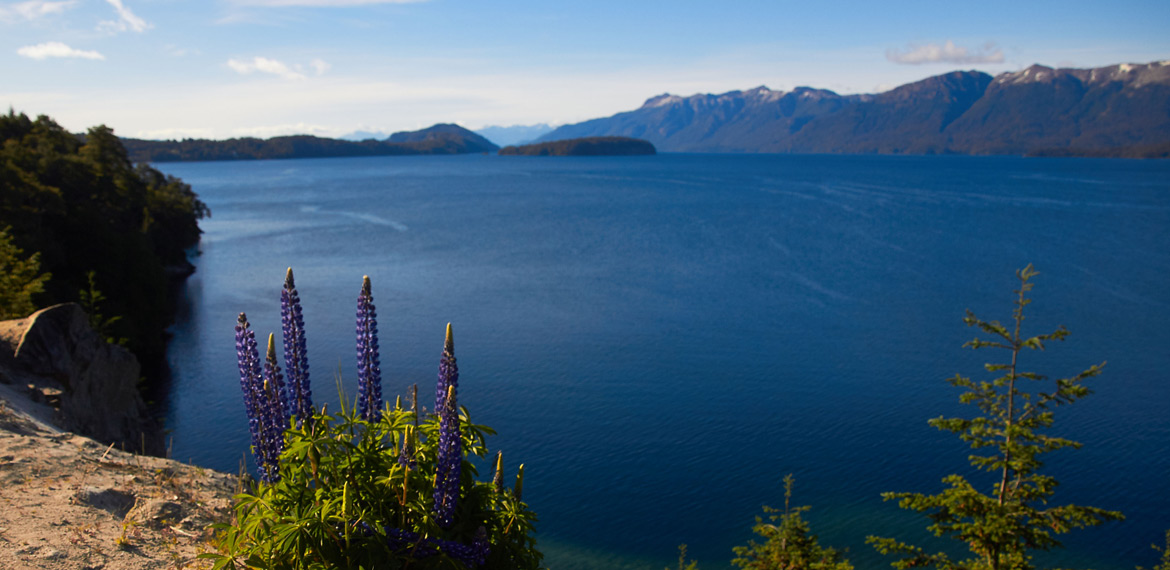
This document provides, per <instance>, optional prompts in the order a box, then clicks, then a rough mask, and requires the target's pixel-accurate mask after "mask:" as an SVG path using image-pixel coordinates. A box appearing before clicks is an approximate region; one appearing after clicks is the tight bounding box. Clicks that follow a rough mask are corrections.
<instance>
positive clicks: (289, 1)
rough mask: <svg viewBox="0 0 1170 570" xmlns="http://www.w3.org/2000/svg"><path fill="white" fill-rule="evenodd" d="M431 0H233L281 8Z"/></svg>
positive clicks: (406, 2) (241, 3)
mask: <svg viewBox="0 0 1170 570" xmlns="http://www.w3.org/2000/svg"><path fill="white" fill-rule="evenodd" d="M427 1H429V0H233V2H234V3H235V4H239V5H243V6H268V7H274V8H280V7H285V6H318V7H323V8H334V7H339V6H369V5H372V4H414V3H416V2H427Z"/></svg>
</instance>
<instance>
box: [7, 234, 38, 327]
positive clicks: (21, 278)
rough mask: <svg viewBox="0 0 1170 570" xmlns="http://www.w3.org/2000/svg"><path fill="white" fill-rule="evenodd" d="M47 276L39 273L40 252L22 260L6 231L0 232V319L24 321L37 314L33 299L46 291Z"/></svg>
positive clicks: (19, 251) (17, 248) (21, 255)
mask: <svg viewBox="0 0 1170 570" xmlns="http://www.w3.org/2000/svg"><path fill="white" fill-rule="evenodd" d="M49 277H50V275H49V274H48V273H41V261H40V254H39V253H34V254H32V255H31V256H29V257H27V258H25V257H24V252H23V251H21V249H20V248H19V247H16V245H14V244H13V243H12V236H10V235H8V229H7V228H5V229H0V320H4V319H20V318H24V317H27V316H29V315H31V314H32V313H33V312H34V311H36V305H35V304H33V296H34V295H37V294H39V293H41V292H42V291H44V290H45V281H48V280H49Z"/></svg>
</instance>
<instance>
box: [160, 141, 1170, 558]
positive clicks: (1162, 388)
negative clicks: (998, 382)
mask: <svg viewBox="0 0 1170 570" xmlns="http://www.w3.org/2000/svg"><path fill="white" fill-rule="evenodd" d="M161 168H162V169H163V170H164V171H166V172H168V173H171V174H175V175H178V176H180V177H182V178H183V179H184V180H185V181H187V182H189V183H191V184H192V185H193V186H194V188H195V190H196V191H197V192H198V193H199V194H200V196H201V197H202V198H203V199H204V201H206V202H207V203H208V205H209V206H210V207H211V209H212V211H213V217H212V218H210V219H208V220H204V222H203V224H202V226H203V229H204V231H205V234H204V237H203V243H202V247H201V250H202V254H201V255H200V256H199V257H198V258H197V259H196V260H195V263H196V265H197V266H198V271H197V272H196V273H195V275H193V276H192V277H191V278H190V279H189V280H188V282H187V284H186V286H185V291H184V303H183V306H182V307H181V311H180V316H179V321H178V322H177V323H176V325H175V327H174V328H173V332H174V334H175V336H174V338H173V340H172V341H171V345H170V362H171V366H172V373H173V378H172V381H171V384H170V386H169V387H168V389H167V390H166V393H165V394H164V396H165V400H166V402H167V404H166V412H165V413H166V417H167V424H168V427H169V428H170V429H171V430H172V434H173V436H174V454H175V456H176V457H178V458H181V459H191V460H193V461H195V462H196V463H199V464H202V465H207V466H210V467H215V468H219V469H225V470H235V469H236V467H237V465H238V462H239V460H240V457H241V454H242V453H243V452H244V451H245V450H246V449H247V445H248V436H247V427H246V424H245V420H244V414H243V406H242V403H241V402H240V395H239V384H238V375H237V372H236V368H235V362H234V358H235V357H234V350H233V344H232V343H233V337H232V331H231V329H232V325H233V324H234V320H235V315H236V313H238V312H240V311H246V312H247V313H248V315H249V317H250V318H251V321H252V323H253V324H254V326H255V328H256V329H257V331H258V332H260V333H263V332H267V331H277V330H278V329H279V287H280V284H281V280H282V278H283V275H284V269H285V267H287V266H290V265H291V266H293V267H294V268H295V271H296V273H297V282H298V285H299V289H300V292H301V297H302V299H303V302H304V310H305V320H306V324H307V327H308V335H309V336H308V340H309V352H310V362H311V364H312V367H313V368H312V370H313V373H314V376H313V379H314V392H315V394H314V395H315V398H316V399H317V401H318V403H320V402H336V392H335V389H334V387H333V374H334V373H335V372H336V371H338V370H340V372H341V375H342V376H343V378H345V379H346V380H347V381H348V382H350V383H352V380H353V378H354V372H353V371H354V363H353V344H352V343H353V341H352V337H353V314H354V303H355V300H356V297H357V294H358V290H359V288H360V285H361V277H362V275H364V274H368V275H370V277H371V279H372V280H373V283H374V296H375V300H376V302H377V306H378V312H379V324H380V329H381V331H382V355H383V359H382V368H383V373H384V382H385V388H384V390H385V392H386V393H387V394H389V395H391V397H392V395H394V394H397V393H403V392H405V390H406V388H407V387H408V386H409V385H410V384H412V383H416V382H417V383H419V384H420V392H421V393H423V394H426V393H428V389H429V387H430V386H432V385H433V382H434V379H435V374H436V371H437V367H438V358H439V354H440V352H441V349H442V334H443V326H444V325H445V324H446V323H447V322H448V321H451V322H452V323H453V325H454V327H455V333H456V340H457V354H458V356H459V364H460V371H461V403H464V404H465V405H467V406H468V408H469V409H470V410H471V413H472V416H473V418H474V419H475V420H476V421H478V422H480V423H485V424H487V425H490V426H492V427H494V428H496V429H497V430H499V432H500V435H499V436H498V437H497V438H495V439H494V440H493V443H494V445H495V446H497V447H499V448H502V449H503V450H504V452H505V457H506V458H507V459H508V461H509V462H510V464H511V465H512V466H513V467H514V466H515V465H516V463H518V462H521V461H522V462H524V463H525V464H526V472H527V473H528V477H527V480H526V484H525V498H526V499H527V500H528V501H529V502H530V504H531V505H532V506H533V508H534V509H535V510H536V511H537V513H539V514H540V516H541V523H540V527H539V528H540V534H539V541H540V544H541V545H542V547H543V549H544V550H545V552H546V554H547V561H548V562H549V564H550V565H551V566H552V567H553V568H558V569H566V568H567V569H574V568H581V569H591V568H653V569H655V570H657V569H658V568H662V567H664V566H667V565H668V564H671V562H672V560H674V558H675V556H676V552H677V550H676V547H677V545H678V544H679V543H684V542H685V543H687V544H688V545H690V548H689V550H690V552H691V554H692V555H693V556H694V557H696V558H698V559H699V560H700V561H701V562H702V567H703V568H704V569H711V568H721V567H725V566H726V565H727V562H728V560H729V559H730V558H731V547H732V546H734V545H736V544H742V543H745V542H746V541H747V539H748V538H749V537H750V527H751V524H752V521H753V517H754V516H755V515H756V514H758V512H759V508H760V506H761V504H772V505H780V504H781V502H782V488H781V485H780V480H781V478H782V477H783V476H784V475H785V474H786V473H794V474H795V476H796V497H795V500H796V502H797V503H798V504H808V505H812V506H813V510H812V512H811V514H810V515H809V518H810V519H811V521H812V523H813V525H814V530H815V531H816V532H817V533H818V534H819V535H820V537H821V539H822V541H823V542H824V543H827V544H831V545H835V546H838V547H847V548H849V549H850V554H851V557H852V558H853V559H854V560H855V563H857V565H858V567H859V568H868V567H884V566H885V565H884V563H883V562H882V561H881V558H880V557H877V556H876V555H874V554H873V553H872V550H871V549H870V548H869V547H867V546H865V544H864V538H865V536H866V535H867V534H892V535H897V536H900V537H903V538H905V539H907V540H912V541H917V542H919V543H928V544H929V541H927V540H926V538H925V535H926V531H925V530H924V529H925V526H926V523H925V521H923V520H921V519H919V518H917V517H914V516H911V515H907V514H905V513H903V512H901V511H899V510H898V509H897V507H896V506H895V505H893V504H888V503H883V502H882V501H881V499H880V497H879V494H880V493H881V492H883V491H923V492H932V491H935V490H937V489H938V488H939V487H940V479H941V478H942V477H943V476H945V475H947V474H949V473H953V472H966V470H965V469H966V468H965V466H966V462H965V458H966V456H967V454H968V450H967V448H965V447H964V446H963V445H962V444H961V442H959V441H958V440H957V438H954V437H953V436H948V435H947V434H943V433H939V432H937V431H936V430H934V429H933V428H930V427H929V426H927V424H926V421H927V420H928V419H929V418H932V417H937V416H939V415H942V414H947V415H952V414H958V413H964V412H966V410H964V407H963V406H960V405H958V404H957V392H956V391H955V390H954V389H952V388H951V387H950V386H949V385H947V383H946V382H945V379H946V378H948V377H950V376H953V375H954V374H955V373H956V372H962V373H964V374H965V375H975V376H978V375H979V374H980V373H981V363H982V362H984V360H985V358H986V357H987V356H989V355H985V354H982V353H974V352H972V351H969V350H964V349H961V348H960V346H961V345H962V343H963V342H964V341H966V340H969V339H970V338H971V336H972V334H973V331H972V330H969V329H967V328H966V327H964V326H963V325H962V323H961V318H962V316H963V313H964V310H965V309H968V308H970V309H972V310H974V311H976V312H977V313H978V314H979V315H980V316H982V317H985V318H988V319H992V318H994V319H1000V320H1006V319H1008V318H1010V310H1011V305H1010V303H1011V300H1012V293H1011V290H1012V289H1013V287H1014V285H1015V283H1014V280H1013V277H1012V272H1013V271H1014V270H1015V269H1017V268H1020V267H1022V266H1024V265H1025V264H1027V263H1029V262H1031V263H1034V264H1035V265H1036V267H1037V268H1038V269H1039V270H1040V271H1041V275H1040V276H1039V277H1038V278H1037V279H1036V289H1035V291H1034V298H1035V299H1036V301H1035V303H1034V304H1033V305H1031V306H1030V307H1029V310H1030V318H1029V320H1028V322H1027V325H1028V326H1031V327H1034V328H1033V329H1032V331H1033V332H1041V331H1042V330H1046V329H1050V328H1054V327H1055V326H1057V325H1059V324H1063V325H1065V326H1067V327H1068V328H1069V329H1070V330H1071V331H1072V335H1071V336H1070V338H1069V340H1068V341H1066V342H1065V343H1063V344H1058V345H1054V346H1051V347H1050V348H1049V349H1048V350H1047V351H1045V352H1043V353H1035V354H1029V355H1027V359H1026V360H1025V361H1024V364H1025V365H1026V366H1028V367H1030V368H1032V369H1035V370H1037V371H1041V372H1044V373H1046V374H1050V375H1053V376H1065V375H1068V374H1072V373H1075V372H1077V371H1079V370H1080V369H1081V368H1084V367H1087V366H1088V365H1090V364H1094V363H1099V362H1101V361H1104V360H1108V362H1109V363H1108V365H1107V366H1106V371H1105V374H1104V375H1103V376H1102V377H1100V378H1099V379H1095V380H1093V383H1092V385H1093V387H1094V388H1095V390H1096V394H1094V395H1093V396H1092V397H1090V398H1089V399H1087V400H1085V401H1084V402H1082V403H1078V404H1076V405H1075V406H1071V407H1069V408H1067V409H1062V410H1060V412H1059V413H1058V417H1057V424H1056V425H1057V431H1058V432H1059V433H1060V434H1061V435H1066V436H1068V437H1071V438H1073V439H1077V440H1079V441H1082V442H1084V444H1085V446H1084V448H1083V449H1081V450H1079V451H1066V452H1060V453H1057V454H1054V455H1053V456H1052V457H1051V458H1050V461H1049V462H1048V466H1049V468H1050V470H1051V472H1052V473H1053V474H1054V475H1056V476H1057V477H1058V478H1059V479H1060V480H1061V482H1062V486H1061V488H1060V490H1059V492H1058V495H1057V500H1058V501H1060V502H1078V503H1083V504H1091V505H1095V506H1101V507H1106V508H1110V509H1118V510H1122V511H1123V512H1125V514H1126V515H1127V517H1128V519H1127V521H1126V522H1124V523H1120V524H1115V525H1110V526H1109V527H1107V528H1101V529H1096V530H1093V531H1088V532H1081V533H1076V534H1074V535H1071V536H1070V538H1069V539H1068V540H1067V543H1068V548H1067V549H1066V550H1065V551H1064V552H1063V553H1061V554H1058V555H1057V556H1055V557H1054V558H1052V559H1051V561H1052V563H1053V564H1056V563H1061V564H1066V565H1076V566H1082V567H1085V566H1092V567H1095V568H1110V569H1113V568H1116V569H1120V568H1133V567H1134V566H1135V565H1137V564H1143V565H1145V566H1152V565H1153V564H1154V563H1155V557H1154V552H1153V551H1152V550H1150V549H1149V544H1150V543H1151V542H1155V541H1160V540H1161V537H1162V536H1163V533H1164V531H1165V529H1166V528H1170V517H1168V516H1167V515H1166V513H1167V512H1170V453H1168V452H1170V382H1167V380H1168V378H1167V376H1168V375H1167V372H1166V371H1167V370H1168V369H1170V351H1168V350H1167V349H1166V347H1167V346H1170V333H1167V329H1166V327H1165V323H1166V322H1167V320H1168V318H1170V295H1168V294H1167V292H1166V291H1167V285H1170V277H1168V276H1170V163H1166V162H1164V161H1163V162H1154V161H1119V160H1087V159H1020V158H994V157H849V156H725V155H672V154H665V155H660V156H656V157H636V158H588V159H573V158H545V159H540V158H525V157H494V156H461V157H385V158H360V159H319V160H291V161H255V162H221V163H190V164H163V165H161ZM350 391H351V392H352V386H351V388H350Z"/></svg>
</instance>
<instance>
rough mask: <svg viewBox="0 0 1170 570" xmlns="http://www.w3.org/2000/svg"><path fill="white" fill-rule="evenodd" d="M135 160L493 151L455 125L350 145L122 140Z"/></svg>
mask: <svg viewBox="0 0 1170 570" xmlns="http://www.w3.org/2000/svg"><path fill="white" fill-rule="evenodd" d="M122 142H123V144H125V146H126V150H127V151H128V152H129V156H130V159H131V160H133V161H135V162H176V161H203V160H259V159H276V158H329V157H341V156H396V155H419V154H466V153H478V152H494V151H495V150H496V149H498V148H499V147H497V146H496V145H494V144H492V143H491V142H490V141H488V140H487V139H485V138H483V137H481V136H479V135H477V134H475V133H473V132H471V131H468V130H466V129H464V128H462V127H459V126H457V125H435V126H433V127H430V128H427V129H424V130H421V131H414V132H411V133H395V134H394V135H393V136H391V137H390V138H389V139H387V140H381V141H379V140H373V139H368V140H364V141H356V142H355V141H346V140H338V139H329V138H322V137H315V136H310V135H296V136H287V137H274V138H270V139H257V138H240V139H228V140H207V139H184V140H177V141H176V140H170V141H150V140H139V139H122Z"/></svg>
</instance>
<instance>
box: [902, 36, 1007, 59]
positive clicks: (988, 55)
mask: <svg viewBox="0 0 1170 570" xmlns="http://www.w3.org/2000/svg"><path fill="white" fill-rule="evenodd" d="M886 59H888V60H890V61H892V62H894V63H900V64H906V65H921V64H924V63H957V64H968V63H1003V61H1004V57H1003V50H1002V49H999V47H997V46H996V45H995V44H994V43H990V42H989V43H986V44H984V45H983V47H982V48H980V49H978V50H968V49H967V48H965V47H962V46H957V45H955V42H952V41H950V40H947V42H946V43H945V44H943V45H938V44H924V45H911V46H909V47H908V49H907V50H905V51H899V50H895V49H890V50H887V51H886Z"/></svg>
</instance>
